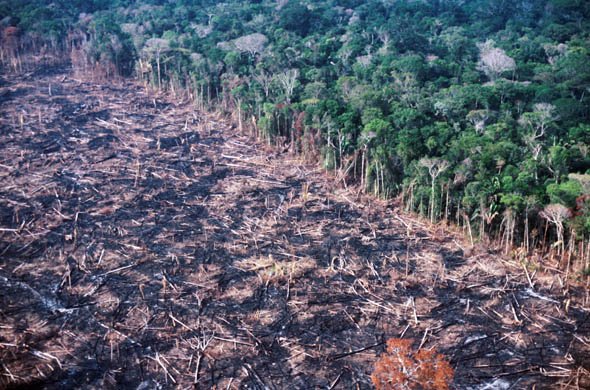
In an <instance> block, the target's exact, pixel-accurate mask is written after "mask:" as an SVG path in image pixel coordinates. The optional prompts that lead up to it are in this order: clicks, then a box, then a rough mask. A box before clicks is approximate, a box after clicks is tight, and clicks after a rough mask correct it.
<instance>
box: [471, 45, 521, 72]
mask: <svg viewBox="0 0 590 390" xmlns="http://www.w3.org/2000/svg"><path fill="white" fill-rule="evenodd" d="M494 44H495V42H494V41H492V40H488V41H486V42H484V43H480V44H478V47H479V62H478V63H477V69H479V70H481V71H482V72H484V73H485V74H486V76H488V78H489V79H490V80H491V81H492V82H493V81H495V80H496V79H497V78H498V77H499V76H500V75H501V74H502V73H504V72H507V71H513V70H515V69H516V62H515V61H514V59H512V58H511V57H509V56H507V55H506V53H505V52H504V50H502V49H500V48H497V47H494Z"/></svg>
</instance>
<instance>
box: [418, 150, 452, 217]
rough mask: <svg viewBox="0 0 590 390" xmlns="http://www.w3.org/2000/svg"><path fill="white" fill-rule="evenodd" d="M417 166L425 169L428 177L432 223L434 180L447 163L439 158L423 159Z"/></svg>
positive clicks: (446, 166) (445, 168) (444, 169)
mask: <svg viewBox="0 0 590 390" xmlns="http://www.w3.org/2000/svg"><path fill="white" fill-rule="evenodd" d="M419 164H420V166H422V167H426V168H427V169H428V174H429V175H430V179H431V181H430V184H431V187H430V222H431V223H434V185H435V183H436V178H437V177H439V176H440V174H441V173H443V172H444V171H446V170H447V168H448V167H449V162H448V161H446V160H442V159H440V158H427V157H425V158H422V159H421V160H420V162H419Z"/></svg>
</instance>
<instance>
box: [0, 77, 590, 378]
mask: <svg viewBox="0 0 590 390" xmlns="http://www.w3.org/2000/svg"><path fill="white" fill-rule="evenodd" d="M2 81H3V83H2V85H0V88H1V89H0V116H1V118H0V183H2V184H1V186H0V229H1V230H0V361H1V364H0V387H4V388H27V387H32V386H35V387H42V388H48V389H54V388H55V389H63V388H73V387H86V388H101V389H102V388H132V389H151V388H159V387H160V388H173V387H181V388H187V387H192V386H193V385H194V384H195V383H196V387H199V388H213V387H216V388H219V389H226V388H251V389H266V388H269V389H273V388H276V389H283V388H291V389H312V388H370V387H371V380H370V374H371V371H372V368H373V364H374V362H375V361H376V360H377V358H378V356H379V355H380V354H381V353H382V352H383V350H384V341H385V340H386V339H388V338H392V337H404V338H411V339H414V340H415V342H414V345H415V347H416V348H417V347H418V346H420V345H421V346H423V347H425V348H431V347H436V348H437V349H438V350H439V351H440V352H442V353H444V354H445V355H446V356H447V357H448V359H449V360H450V362H451V363H452V365H453V367H454V368H455V371H456V375H455V382H454V387H456V388H473V389H478V388H481V389H483V388H486V387H484V386H485V385H486V384H487V385H489V386H495V387H487V388H509V386H512V387H511V388H529V387H531V386H532V385H533V384H536V386H537V388H543V387H557V386H558V385H561V386H563V387H567V386H568V385H569V386H571V387H572V388H575V387H576V386H580V387H583V386H588V385H590V381H589V378H588V372H587V371H586V370H585V369H584V366H585V367H586V368H588V364H589V362H588V356H590V354H589V353H588V352H589V349H588V346H589V345H590V320H589V312H588V310H587V309H585V308H583V307H582V305H581V304H580V302H581V301H582V299H581V296H582V295H583V294H584V291H583V290H582V289H581V288H580V289H576V288H574V287H569V288H568V287H567V286H566V285H564V284H565V283H566V282H565V280H564V275H562V274H561V273H559V272H557V271H555V272H554V273H553V274H550V273H543V274H541V272H535V270H534V269H529V270H528V271H527V272H526V274H525V270H524V268H523V267H521V266H520V265H519V264H517V263H515V262H511V261H505V260H503V259H502V258H501V257H500V256H498V255H495V254H493V253H490V252H488V251H486V250H484V249H483V248H476V249H475V250H471V249H470V250H469V251H467V250H465V248H466V247H467V244H465V241H464V240H463V238H462V237H461V236H460V235H459V234H457V233H453V232H452V231H449V230H448V229H446V230H445V229H443V228H441V227H436V226H435V227H432V226H429V225H427V224H426V223H424V222H421V221H419V220H416V219H413V218H411V217H409V216H408V215H404V214H403V213H401V212H400V210H398V208H396V207H395V206H394V205H392V204H391V203H386V202H382V201H378V200H375V199H373V198H370V197H359V196H358V195H357V194H356V193H355V192H354V191H348V190H345V189H342V188H337V187H336V186H334V185H332V184H330V183H331V181H330V179H329V178H328V177H327V176H326V174H325V173H324V172H323V171H322V170H321V169H318V168H316V167H314V166H310V165H306V164H305V163H304V162H302V161H300V160H299V159H298V158H297V157H294V156H292V155H289V154H287V153H278V152H276V151H274V152H273V151H271V150H267V149H266V148H265V147H264V146H262V145H260V144H258V143H256V142H254V141H253V140H252V139H249V138H248V137H246V136H244V135H240V134H238V132H237V130H236V129H234V128H232V126H230V125H229V124H228V123H227V122H226V121H224V120H223V119H222V118H219V117H216V116H214V115H212V114H206V113H201V112H196V111H194V110H193V108H192V107H191V105H190V104H188V103H182V102H178V101H175V100H174V99H173V98H172V97H169V96H165V95H161V94H154V93H150V92H148V91H146V90H145V89H142V88H141V87H140V86H138V85H137V84H134V83H132V82H117V83H111V84H108V85H107V84H102V85H101V84H97V83H93V82H90V81H84V80H80V79H77V78H76V76H74V75H72V74H69V73H67V70H64V69H45V70H43V71H39V72H37V73H32V74H26V75H18V76H12V75H11V76H10V77H8V76H6V75H5V76H4V80H2ZM529 278H530V281H529ZM585 359H586V360H585Z"/></svg>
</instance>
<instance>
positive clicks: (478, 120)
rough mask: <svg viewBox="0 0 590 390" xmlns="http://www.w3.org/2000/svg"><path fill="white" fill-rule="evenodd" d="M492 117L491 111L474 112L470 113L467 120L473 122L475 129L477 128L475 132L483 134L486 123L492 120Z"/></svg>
mask: <svg viewBox="0 0 590 390" xmlns="http://www.w3.org/2000/svg"><path fill="white" fill-rule="evenodd" d="M490 116H491V112H490V110H473V111H469V114H467V120H468V121H469V122H471V124H472V125H473V127H475V131H477V132H478V133H479V134H481V133H483V131H484V129H485V125H486V122H487V121H488V119H490Z"/></svg>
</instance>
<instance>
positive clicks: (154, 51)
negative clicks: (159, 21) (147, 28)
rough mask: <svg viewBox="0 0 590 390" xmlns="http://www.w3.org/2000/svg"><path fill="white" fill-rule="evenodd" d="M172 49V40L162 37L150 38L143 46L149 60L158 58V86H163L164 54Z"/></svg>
mask: <svg viewBox="0 0 590 390" xmlns="http://www.w3.org/2000/svg"><path fill="white" fill-rule="evenodd" d="M169 50H170V42H169V41H168V40H166V39H162V38H151V39H149V40H148V41H147V42H146V43H145V46H144V48H143V54H144V55H147V57H148V60H149V59H151V58H154V59H155V60H156V69H157V72H158V88H162V70H161V63H162V54H164V53H166V52H168V51H169Z"/></svg>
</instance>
